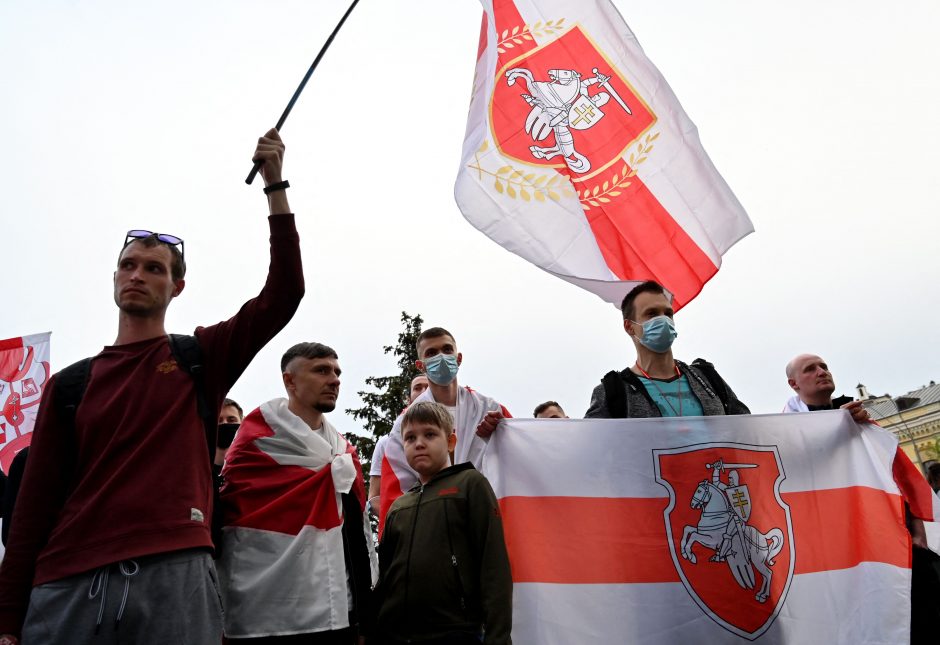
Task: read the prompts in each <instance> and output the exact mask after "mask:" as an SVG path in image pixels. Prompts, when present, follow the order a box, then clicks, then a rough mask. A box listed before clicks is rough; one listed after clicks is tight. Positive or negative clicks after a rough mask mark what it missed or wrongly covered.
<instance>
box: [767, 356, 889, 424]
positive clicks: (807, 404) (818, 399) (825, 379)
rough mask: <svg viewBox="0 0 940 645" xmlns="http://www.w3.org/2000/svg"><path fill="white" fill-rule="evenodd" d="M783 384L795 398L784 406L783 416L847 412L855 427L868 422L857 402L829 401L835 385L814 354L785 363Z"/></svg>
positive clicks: (869, 418) (841, 397)
mask: <svg viewBox="0 0 940 645" xmlns="http://www.w3.org/2000/svg"><path fill="white" fill-rule="evenodd" d="M787 383H789V384H790V387H791V388H793V391H794V392H796V394H795V395H794V396H792V397H790V400H789V401H787V404H786V406H784V408H783V411H784V412H815V411H816V410H838V409H840V408H841V409H843V410H848V411H849V414H851V415H852V419H854V420H855V422H856V423H867V422H868V421H871V417H869V415H868V410H866V409H865V408H863V407H862V402H861V401H853V400H851V399H850V398H848V397H845V396H840V397H838V398H836V399H833V398H832V393H833V392H835V391H836V383H835V381H834V380H833V378H832V372H830V371H829V366H828V365H826V361H824V360H823V359H822V358H820V357H819V356H817V355H816V354H800V355H799V356H797V357H796V358H794V359H793V360H791V361H790V362H789V363H787Z"/></svg>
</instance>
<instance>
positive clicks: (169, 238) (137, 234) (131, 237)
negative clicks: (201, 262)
mask: <svg viewBox="0 0 940 645" xmlns="http://www.w3.org/2000/svg"><path fill="white" fill-rule="evenodd" d="M148 237H155V238H157V239H158V240H159V241H161V242H163V243H164V244H167V245H169V246H178V247H180V257H182V258H184V259H185V257H186V256H185V255H184V253H183V238H180V237H176V236H175V235H170V234H168V233H154V232H153V231H145V230H143V229H133V230H130V231H128V232H127V235H126V236H125V238H124V246H125V247H126V246H127V245H128V244H130V243H131V242H134V241H136V240H142V239H145V238H148Z"/></svg>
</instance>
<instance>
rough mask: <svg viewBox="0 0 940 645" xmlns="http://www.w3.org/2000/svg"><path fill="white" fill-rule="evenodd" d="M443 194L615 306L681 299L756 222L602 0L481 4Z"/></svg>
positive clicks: (501, 237)
mask: <svg viewBox="0 0 940 645" xmlns="http://www.w3.org/2000/svg"><path fill="white" fill-rule="evenodd" d="M482 4H483V8H484V16H483V25H482V29H481V33H480V47H479V51H478V59H477V67H476V76H475V78H474V89H473V97H472V100H471V103H470V114H469V120H468V124H467V135H466V140H465V142H464V150H463V156H462V159H461V167H460V171H459V173H458V176H457V182H456V186H455V189H454V193H455V197H456V199H457V204H458V205H459V207H460V210H461V211H462V212H463V214H464V216H465V217H466V218H467V220H469V221H470V223H471V224H473V225H474V226H475V227H476V228H478V229H479V230H481V231H482V232H483V233H485V234H486V235H487V236H489V237H490V238H491V239H492V240H493V241H495V242H496V243H498V244H500V245H502V246H504V247H505V248H507V249H508V250H510V251H512V252H513V253H516V254H517V255H520V256H522V257H523V258H525V259H526V260H528V261H530V262H532V263H533V264H536V265H537V266H539V267H541V268H542V269H544V270H546V271H548V272H549V273H552V274H554V275H556V276H558V277H560V278H563V279H565V280H567V281H568V282H571V283H573V284H576V285H578V286H580V287H583V288H585V289H587V290H589V291H591V292H593V293H595V294H597V295H599V296H600V297H602V298H604V299H605V300H607V301H609V302H612V303H615V304H617V305H619V304H620V300H621V299H622V298H623V296H624V295H625V294H626V292H627V291H628V290H629V289H630V288H631V285H632V284H636V283H637V282H640V281H644V280H656V281H658V282H660V283H661V284H663V285H664V286H665V287H666V288H667V289H668V290H669V291H670V292H671V293H672V294H673V296H674V301H675V306H676V307H677V308H678V307H681V306H683V305H684V304H686V303H687V302H689V301H690V300H691V299H692V298H694V297H695V296H696V295H697V294H698V293H699V291H701V289H702V286H703V285H704V284H705V283H706V282H707V281H708V280H709V279H710V278H711V277H712V276H713V275H714V274H715V273H716V272H717V271H718V267H719V266H720V265H721V256H722V254H723V253H724V252H725V251H727V250H728V249H729V248H730V247H731V246H732V245H733V244H734V243H735V242H737V241H738V240H739V239H741V238H742V237H744V236H745V235H747V234H748V233H750V232H752V231H753V226H752V225H751V222H750V220H749V219H748V217H747V214H746V213H745V212H744V209H743V208H742V206H741V204H740V203H739V202H738V200H737V199H736V198H735V196H734V194H733V193H732V192H731V189H730V188H729V187H728V185H727V184H726V183H725V181H724V179H722V177H721V175H719V174H718V171H717V170H716V169H715V167H714V166H713V165H712V162H711V160H710V159H709V158H708V155H707V154H706V153H705V150H704V149H703V148H702V146H701V143H700V142H699V139H698V134H697V131H696V128H695V125H694V124H693V123H692V121H691V120H689V117H688V116H687V115H686V114H685V112H684V111H683V109H682V106H681V105H679V101H678V99H676V97H675V95H674V94H673V93H672V90H671V89H670V88H669V85H668V84H667V83H666V81H665V79H664V78H663V77H662V75H661V74H660V73H659V71H658V70H657V69H656V67H655V66H654V65H653V64H652V63H651V62H650V61H649V59H647V58H646V55H645V54H644V53H643V50H642V48H641V47H640V45H639V43H638V42H637V40H636V38H635V37H634V35H633V33H632V32H631V31H630V29H629V27H627V25H626V23H625V22H624V21H623V18H622V17H621V16H620V14H619V13H618V12H617V10H616V9H615V8H614V7H613V5H612V4H611V3H610V2H609V0H578V1H577V2H575V1H574V0H482Z"/></svg>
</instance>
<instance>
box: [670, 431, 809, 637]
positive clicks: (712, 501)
mask: <svg viewBox="0 0 940 645" xmlns="http://www.w3.org/2000/svg"><path fill="white" fill-rule="evenodd" d="M653 459H654V462H655V463H654V468H655V472H656V481H657V482H659V483H660V484H661V485H662V486H664V487H665V488H666V490H667V491H668V492H669V505H668V506H667V508H666V510H665V512H664V518H665V521H666V538H667V540H668V542H669V550H670V554H671V555H672V561H673V563H674V564H675V566H676V571H677V572H678V574H679V578H680V579H681V580H682V583H683V585H685V588H686V590H687V591H688V592H689V595H690V596H691V597H692V599H693V600H694V601H695V603H696V604H697V605H698V606H699V607H700V608H701V609H702V611H704V612H705V614H706V615H708V616H709V617H710V618H711V619H712V620H714V621H715V622H717V623H718V624H719V625H721V626H722V627H724V628H726V629H728V630H729V631H731V632H733V633H735V634H737V635H739V636H743V637H744V638H748V639H751V640H753V639H754V638H756V637H758V636H760V635H761V634H762V633H764V632H765V631H766V630H767V628H769V627H770V625H771V623H772V622H773V620H774V619H775V618H776V617H777V614H778V613H779V612H780V609H781V607H782V606H783V601H784V599H785V598H786V595H787V590H788V589H789V587H790V582H791V580H792V579H793V569H794V564H795V549H794V545H793V529H792V521H791V518H790V507H789V506H788V505H787V504H786V503H785V502H784V501H783V499H781V497H780V484H781V483H782V482H783V480H784V479H785V474H784V470H783V465H782V463H781V462H780V455H779V453H778V452H777V449H776V448H775V447H773V446H750V445H741V444H728V443H723V444H704V445H694V446H688V447H682V448H672V449H669V450H654V451H653Z"/></svg>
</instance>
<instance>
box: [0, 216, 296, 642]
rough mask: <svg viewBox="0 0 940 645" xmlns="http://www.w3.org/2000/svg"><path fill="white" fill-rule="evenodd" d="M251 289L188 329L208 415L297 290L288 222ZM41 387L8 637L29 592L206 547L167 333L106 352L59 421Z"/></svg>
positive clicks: (4, 604)
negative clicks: (217, 317)
mask: <svg viewBox="0 0 940 645" xmlns="http://www.w3.org/2000/svg"><path fill="white" fill-rule="evenodd" d="M269 223H270V227H271V264H270V267H269V269H268V279H267V282H266V283H265V285H264V289H262V291H261V293H260V294H259V295H258V296H257V297H256V298H254V299H252V300H249V301H248V302H247V303H245V305H244V306H243V307H242V308H241V310H240V311H239V312H238V313H237V314H236V315H235V316H233V317H232V318H230V319H229V320H226V321H224V322H221V323H219V324H217V325H212V326H211V327H200V328H198V329H196V332H195V333H196V337H197V338H198V340H199V345H200V347H201V348H202V353H203V369H204V382H205V393H206V398H207V399H208V401H209V403H210V404H214V405H215V406H216V409H218V408H220V407H221V404H222V400H223V399H224V398H225V395H226V394H227V393H228V391H229V389H230V388H231V387H232V385H233V384H234V383H235V381H236V380H237V379H238V377H239V376H240V375H241V374H242V372H243V371H244V370H245V368H246V367H248V364H249V363H250V362H251V359H252V358H254V356H255V354H256V353H258V351H259V350H260V349H261V348H262V347H264V345H265V344H266V343H267V342H268V341H270V340H271V339H272V338H274V336H275V335H276V334H277V333H278V332H279V331H280V330H281V329H282V328H283V327H284V326H285V325H286V324H287V323H288V321H290V319H291V317H292V316H293V315H294V312H295V311H296V310H297V306H298V304H299V303H300V299H301V298H302V297H303V293H304V280H303V271H302V268H301V260H300V243H299V239H298V236H297V230H296V228H295V227H294V216H293V215H272V216H271V217H269ZM54 390H55V377H53V378H52V379H51V380H50V382H49V384H48V385H47V387H46V389H45V391H44V392H43V398H42V403H41V404H40V407H39V415H38V417H37V419H36V425H35V428H34V430H33V438H32V442H31V446H30V452H29V459H28V461H27V466H26V472H25V475H24V477H23V483H22V487H21V489H20V492H19V496H18V500H17V504H16V510H15V512H14V517H13V522H12V526H13V532H12V534H11V535H10V540H9V544H8V546H7V552H6V556H5V557H4V559H3V565H2V566H0V634H5V633H13V634H18V633H19V632H20V629H21V627H22V624H23V619H24V617H25V615H26V608H27V605H28V602H29V594H30V590H31V589H32V587H33V586H34V585H39V584H43V583H46V582H51V581H53V580H59V579H61V578H65V577H67V576H71V575H75V574H77V573H81V572H84V571H90V570H92V569H96V568H98V567H101V566H104V565H107V564H111V563H114V562H119V561H121V560H126V559H129V558H135V557H140V556H144V555H151V554H155V553H164V552H168V551H176V550H179V549H189V548H199V547H207V548H208V547H211V546H212V539H211V536H210V526H209V523H210V514H211V511H212V508H211V506H212V473H211V469H210V466H209V459H208V455H207V451H206V438H205V429H204V426H203V423H202V419H201V418H200V417H199V413H198V411H197V409H196V393H195V386H194V382H193V379H192V377H191V376H190V375H189V374H187V373H186V372H185V371H183V370H182V369H181V368H179V367H178V366H177V364H176V361H175V359H174V358H173V355H172V353H171V352H170V344H169V341H168V339H167V338H166V337H160V338H153V339H150V340H145V341H141V342H137V343H130V344H127V345H118V346H114V347H105V348H104V349H103V350H102V351H101V353H100V354H98V355H97V356H95V357H94V359H93V360H92V363H91V374H90V376H89V380H88V386H87V389H86V391H85V394H84V396H83V398H82V402H81V404H80V405H79V406H78V409H77V412H76V415H75V429H74V431H72V430H71V428H68V427H66V426H65V424H63V423H62V421H61V420H60V419H59V418H58V410H57V409H56V407H55V406H54V405H52V404H51V397H52V393H53V391H54Z"/></svg>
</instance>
